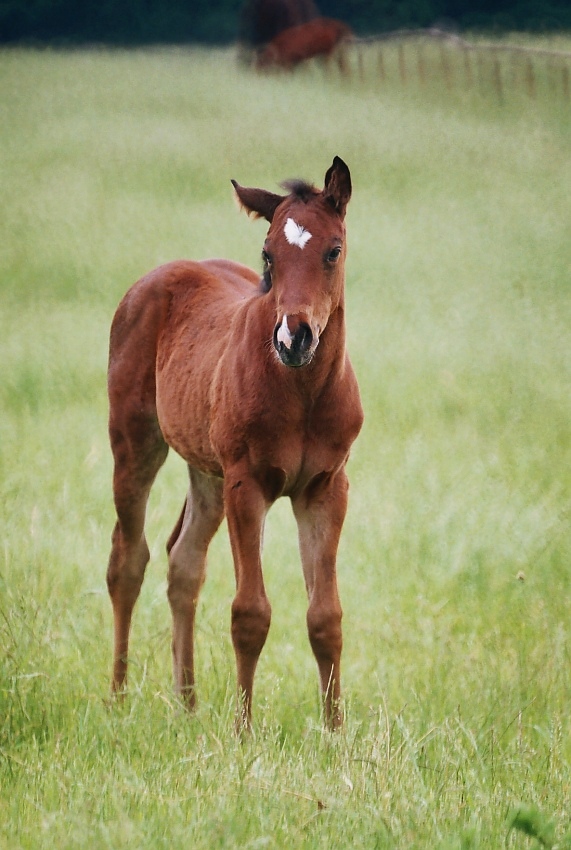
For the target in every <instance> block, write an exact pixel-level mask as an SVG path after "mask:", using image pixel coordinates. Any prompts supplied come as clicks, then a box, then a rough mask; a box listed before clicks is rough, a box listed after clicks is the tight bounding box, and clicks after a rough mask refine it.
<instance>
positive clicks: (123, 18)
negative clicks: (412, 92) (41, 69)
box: [0, 0, 571, 44]
mask: <svg viewBox="0 0 571 850" xmlns="http://www.w3.org/2000/svg"><path fill="white" fill-rule="evenodd" d="M242 6H243V2H242V0H83V2H81V3H77V2H76V1H75V0H2V2H1V3H0V43H10V42H19V41H28V42H40V43H41V42H56V43H69V44H74V43H107V44H152V43H172V44H183V43H189V42H194V43H196V42H205V43H211V44H223V43H228V42H231V41H233V40H235V39H236V38H237V37H238V31H239V20H240V12H241V9H242ZM318 6H319V9H320V11H321V12H322V14H324V15H328V16H331V17H336V18H340V19H341V20H345V21H347V22H348V23H349V24H350V25H351V26H352V27H353V28H354V29H355V31H356V32H357V33H359V34H363V35H366V34H371V33H380V32H387V31H390V30H394V29H398V28H401V27H429V26H433V25H435V24H436V25H445V26H449V27H452V28H460V29H469V28H476V29H487V30H496V31H509V30H531V31H545V30H556V29H561V28H563V29H565V28H571V5H570V4H569V3H568V2H567V0H494V2H492V0H476V1H475V2H471V0H398V2H397V0H375V2H373V3H371V2H370V0H321V2H319V3H318Z"/></svg>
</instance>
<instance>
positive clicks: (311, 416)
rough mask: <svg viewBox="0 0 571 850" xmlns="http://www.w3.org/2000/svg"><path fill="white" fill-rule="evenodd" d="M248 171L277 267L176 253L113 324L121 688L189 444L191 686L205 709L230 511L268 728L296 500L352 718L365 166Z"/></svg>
mask: <svg viewBox="0 0 571 850" xmlns="http://www.w3.org/2000/svg"><path fill="white" fill-rule="evenodd" d="M233 183H234V188H235V191H236V194H237V196H238V199H239V201H240V203H241V205H242V206H243V207H244V208H245V209H246V210H247V211H248V212H249V213H253V214H255V215H256V216H258V217H264V218H265V219H267V221H268V222H269V223H270V228H269V230H268V233H267V236H266V241H265V243H264V248H263V251H262V257H263V263H264V271H263V275H262V278H261V280H260V275H259V274H257V273H256V272H254V271H252V270H251V269H248V268H246V267H245V266H242V265H240V264H238V263H234V262H231V261H228V260H205V261H203V262H191V261H186V260H181V261H178V262H172V263H167V264H166V265H163V266H160V267H159V268H157V269H155V270H154V271H152V272H150V273H149V274H148V275H146V276H145V277H143V278H142V279H141V280H139V281H138V282H137V283H135V284H134V286H133V287H131V289H130V290H129V291H128V292H127V294H126V295H125V297H124V298H123V300H122V301H121V303H120V305H119V307H118V309H117V312H116V314H115V317H114V320H113V324H112V328H111V340H110V354H109V376H108V388H109V402H110V414H109V433H110V439H111V447H112V450H113V457H114V462H115V467H114V476H113V492H114V498H115V507H116V511H117V523H116V525H115V529H114V532H113V538H112V549H111V556H110V560H109V568H108V572H107V584H108V588H109V593H110V596H111V601H112V604H113V613H114V623H115V647H114V667H113V689H114V691H122V690H123V689H124V687H125V685H126V677H127V652H128V642H129V630H130V625H131V615H132V612H133V607H134V605H135V602H136V599H137V597H138V595H139V590H140V588H141V584H142V582H143V576H144V572H145V567H146V564H147V562H148V559H149V550H148V547H147V543H146V539H145V534H144V523H145V511H146V505H147V499H148V496H149V492H150V489H151V486H152V484H153V481H154V479H155V476H156V474H157V472H158V470H159V469H160V467H161V465H162V464H163V463H164V460H165V458H166V456H167V452H168V447H169V446H171V447H172V448H173V449H175V451H176V452H178V454H179V455H181V456H182V457H183V458H184V460H185V461H186V462H187V464H188V471H189V477H190V486H189V490H188V495H187V497H186V500H185V503H184V506H183V509H182V513H181V515H180V518H179V520H178V522H177V524H176V526H175V528H174V531H173V533H172V534H171V537H170V539H169V541H168V544H167V551H168V558H169V571H168V599H169V602H170V606H171V610H172V617H173V641H172V650H173V663H174V679H175V687H176V690H177V692H178V693H179V694H180V695H181V698H182V699H183V700H184V702H185V703H186V705H187V706H188V707H189V708H192V707H193V706H194V704H195V685H194V657H193V653H194V647H193V644H194V619H195V613H196V606H197V602H198V596H199V593H200V589H201V586H202V584H203V582H204V578H205V573H206V554H207V549H208V545H209V543H210V541H211V539H212V537H213V535H214V533H215V532H216V530H217V528H218V526H219V525H220V523H221V521H222V519H223V517H224V515H226V518H227V522H228V530H229V534H230V542H231V546H232V553H233V558H234V568H235V574H236V595H235V597H234V601H233V603H232V642H233V645H234V650H235V654H236V665H237V674H238V693H239V710H238V723H239V725H241V726H249V725H250V718H251V707H252V689H253V683H254V673H255V670H256V664H257V662H258V658H259V656H260V653H261V651H262V647H263V646H264V643H265V640H266V636H267V634H268V629H269V626H270V614H271V607H270V603H269V600H268V597H267V596H266V591H265V588H264V579H263V575H262V563H261V549H262V534H263V527H264V522H265V517H266V513H267V511H268V509H269V507H270V506H271V504H272V503H273V502H274V501H275V500H276V499H277V498H278V497H279V496H288V497H289V498H290V499H291V503H292V506H293V511H294V515H295V518H296V520H297V525H298V530H299V547H300V553H301V561H302V565H303V573H304V577H305V584H306V588H307V594H308V598H309V608H308V612H307V627H308V632H309V639H310V642H311V646H312V649H313V652H314V654H315V658H316V660H317V665H318V668H319V675H320V680H321V691H322V695H323V701H324V714H325V721H326V723H327V725H328V726H330V727H336V726H338V725H339V724H340V723H341V719H342V716H341V710H340V707H339V698H340V656H341V645H342V637H341V605H340V603H339V596H338V593H337V579H336V555H337V547H338V542H339V536H340V533H341V527H342V525H343V520H344V517H345V512H346V508H347V491H348V483H347V476H346V474H345V465H346V462H347V458H348V456H349V449H350V446H351V444H352V442H353V440H354V439H355V437H356V436H357V434H358V433H359V430H360V428H361V425H362V422H363V412H362V408H361V402H360V398H359V390H358V386H357V381H356V379H355V375H354V372H353V369H352V367H351V364H350V362H349V357H348V355H347V352H346V348H345V296H344V283H345V272H344V266H345V253H346V241H345V224H344V218H345V210H346V206H347V203H348V202H349V198H350V196H351V178H350V174H349V169H348V168H347V166H346V165H345V163H344V162H343V161H342V160H341V159H339V157H335V159H334V161H333V164H332V166H331V167H330V168H329V170H328V171H327V174H326V176H325V187H324V189H323V190H321V191H319V190H317V189H315V188H314V187H313V186H311V185H309V184H307V183H304V182H301V181H291V182H289V183H286V184H284V188H285V189H286V190H287V194H286V195H277V194H273V193H271V192H267V191H264V190H262V189H247V188H244V187H241V186H239V185H238V184H237V183H235V182H234V181H233Z"/></svg>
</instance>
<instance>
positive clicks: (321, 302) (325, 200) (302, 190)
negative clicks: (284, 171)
mask: <svg viewBox="0 0 571 850" xmlns="http://www.w3.org/2000/svg"><path fill="white" fill-rule="evenodd" d="M232 182H233V185H234V188H235V190H236V194H237V195H238V199H239V201H240V203H241V205H242V206H243V207H244V208H245V209H246V210H247V211H248V212H249V213H254V214H255V215H256V216H258V217H262V218H265V219H266V220H267V221H269V222H270V229H269V230H268V233H267V236H266V241H265V243H264V248H263V251H262V257H263V261H264V276H263V282H262V285H263V287H264V289H265V291H266V292H267V293H268V294H269V293H270V292H271V297H272V298H273V299H274V302H275V307H276V321H275V327H274V329H273V344H274V347H275V350H276V352H277V355H278V357H279V359H280V360H281V362H282V363H284V364H285V365H286V366H293V367H299V366H305V365H307V364H308V363H309V362H310V360H311V359H312V357H313V355H314V354H315V350H316V348H317V346H318V344H319V337H320V335H321V334H322V333H323V331H324V330H325V328H326V326H327V323H328V321H329V317H330V316H331V314H332V313H333V312H334V311H336V310H337V309H338V308H339V307H342V306H343V297H344V282H345V271H344V267H345V254H346V245H345V224H344V219H345V211H346V208H347V204H348V203H349V199H350V197H351V175H350V173H349V169H348V168H347V166H346V165H345V163H344V162H343V160H342V159H340V158H339V157H338V156H336V157H335V159H334V160H333V164H332V165H331V167H330V168H329V170H328V171H327V173H326V175H325V185H324V188H323V189H322V190H321V191H319V190H318V189H316V188H315V187H313V186H311V185H309V184H307V183H304V182H302V181H290V182H288V183H284V184H283V186H284V188H285V189H288V191H289V194H287V195H285V196H284V195H275V194H273V193H272V192H267V191H265V190H264V189H246V188H244V187H242V186H239V185H238V184H237V183H236V182H235V181H232Z"/></svg>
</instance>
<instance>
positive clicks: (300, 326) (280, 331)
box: [274, 316, 319, 368]
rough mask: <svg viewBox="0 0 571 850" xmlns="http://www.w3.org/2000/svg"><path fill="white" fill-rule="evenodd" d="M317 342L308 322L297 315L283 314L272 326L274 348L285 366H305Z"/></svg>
mask: <svg viewBox="0 0 571 850" xmlns="http://www.w3.org/2000/svg"><path fill="white" fill-rule="evenodd" d="M318 342H319V339H318V337H317V336H316V335H314V333H313V331H312V330H311V327H310V325H309V324H308V322H306V321H304V320H303V319H301V318H300V317H299V316H284V317H283V319H282V321H281V323H278V324H277V325H276V326H275V328H274V348H275V349H276V351H277V353H278V357H279V358H280V360H281V361H282V363H283V364H284V365H285V366H292V367H294V368H299V367H300V366H306V365H307V364H308V363H309V361H310V360H311V358H312V357H313V354H314V352H315V349H316V348H317V343H318Z"/></svg>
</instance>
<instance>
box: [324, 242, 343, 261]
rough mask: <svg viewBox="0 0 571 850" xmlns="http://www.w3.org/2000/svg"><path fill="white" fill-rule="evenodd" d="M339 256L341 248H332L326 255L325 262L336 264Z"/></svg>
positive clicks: (338, 246) (337, 246)
mask: <svg viewBox="0 0 571 850" xmlns="http://www.w3.org/2000/svg"><path fill="white" fill-rule="evenodd" d="M340 255H341V246H340V245H336V246H335V248H332V249H331V251H329V253H328V254H327V257H326V259H327V262H328V263H336V262H337V260H338V259H339V256H340Z"/></svg>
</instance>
